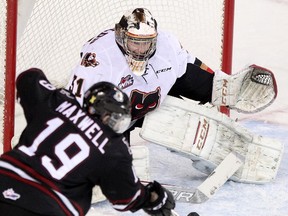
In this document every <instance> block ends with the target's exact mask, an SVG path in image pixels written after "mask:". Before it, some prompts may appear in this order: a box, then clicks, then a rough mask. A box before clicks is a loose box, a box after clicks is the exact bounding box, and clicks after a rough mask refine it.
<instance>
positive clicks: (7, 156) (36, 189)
mask: <svg viewBox="0 0 288 216" xmlns="http://www.w3.org/2000/svg"><path fill="white" fill-rule="evenodd" d="M16 85H17V98H18V100H19V101H20V103H21V105H22V107H23V110H24V114H25V118H26V120H27V126H26V128H25V130H24V131H23V132H22V134H21V137H20V140H19V143H18V144H17V145H16V146H15V148H14V149H12V150H11V151H9V152H6V153H4V154H3V155H2V156H1V158H0V191H1V196H0V212H1V215H2V214H3V215H10V216H14V215H17V216H18V215H22V216H33V215H57V216H62V215H63V216H64V215H79V216H80V215H85V214H86V213H87V212H88V210H89V208H90V204H91V196H92V195H91V194H92V188H93V187H94V186H95V185H99V186H100V188H101V190H102V192H103V193H104V194H105V196H106V197H107V198H108V200H109V201H110V202H111V203H112V204H113V207H114V208H115V209H116V210H119V211H128V210H130V211H132V212H134V211H137V210H138V209H140V208H143V209H144V210H146V209H147V210H148V211H149V210H150V209H151V208H153V207H154V205H160V207H161V208H160V209H158V211H162V210H163V211H166V212H169V211H170V210H171V209H172V208H174V206H175V203H174V200H173V196H172V195H171V194H170V192H169V191H167V190H165V189H164V188H163V187H161V186H160V185H159V184H158V183H157V182H154V183H150V186H149V187H145V186H143V185H142V184H141V183H140V180H139V179H138V178H137V176H136V175H135V173H134V171H133V166H132V155H131V152H130V149H129V144H128V142H127V141H126V139H125V138H124V137H123V136H122V135H121V134H117V133H115V132H114V131H113V130H111V126H109V124H107V125H106V124H104V123H103V122H104V120H103V121H101V120H100V119H97V118H96V117H93V115H91V112H90V111H91V110H90V108H91V107H89V108H87V110H86V109H85V108H81V107H80V105H79V103H78V102H77V100H76V99H75V97H74V96H73V95H71V94H70V93H69V92H67V91H66V90H64V89H56V88H55V87H53V86H52V85H51V84H50V83H49V81H48V80H47V78H46V77H45V75H44V73H43V72H42V71H41V70H39V69H36V68H33V69H29V70H27V71H24V72H23V73H21V74H20V75H19V77H18V78H17V81H16ZM113 88H114V89H116V90H115V92H117V94H115V95H114V96H115V98H117V100H118V101H119V104H121V108H122V107H123V106H124V105H125V104H124V103H125V102H123V101H127V104H128V105H129V100H128V97H127V96H126V95H125V94H124V93H121V90H120V89H118V90H117V87H115V86H114V85H113ZM90 89H91V88H90ZM90 89H89V94H87V95H90V94H91V91H92V90H90ZM103 92H104V90H103ZM103 92H102V91H101V92H100V93H103ZM93 94H94V93H93ZM93 96H94V95H92V97H91V99H89V103H91V104H92V103H93V102H94V101H96V100H97V98H96V97H93ZM98 96H99V95H97V97H98ZM116 96H117V97H116ZM123 96H124V97H123ZM101 100H104V99H101ZM115 100H116V99H115ZM121 102H122V103H121ZM113 105H115V104H112V106H113ZM110 106H111V104H110ZM119 106H120V105H119ZM98 107H99V106H98ZM116 108H117V107H116ZM88 109H89V110H88ZM99 109H100V107H99ZM86 111H87V112H86ZM98 111H99V110H97V111H96V112H98ZM88 112H89V114H88ZM113 114H115V113H113ZM118 117H119V116H118ZM99 118H100V117H99ZM105 118H107V117H105ZM128 125H129V123H128ZM128 125H127V126H128ZM151 185H156V186H157V187H156V186H154V187H151ZM155 187H156V188H157V190H154V191H152V190H151V188H155ZM152 192H153V193H154V192H156V194H157V195H159V197H158V200H156V201H155V202H154V203H153V202H152V203H151V202H150V194H151V193H152ZM167 196H168V197H169V198H168V199H166V197H167ZM164 198H165V200H164ZM7 212H9V214H8V213H7ZM152 212H153V211H152ZM153 213H155V212H153ZM164 215H166V214H164ZM167 215H168V213H167Z"/></svg>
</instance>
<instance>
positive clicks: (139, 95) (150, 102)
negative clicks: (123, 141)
mask: <svg viewBox="0 0 288 216" xmlns="http://www.w3.org/2000/svg"><path fill="white" fill-rule="evenodd" d="M130 95H131V96H130V101H131V107H132V110H131V114H132V120H134V119H139V118H141V117H143V116H145V114H146V113H148V112H150V111H152V110H154V109H156V108H157V107H158V105H159V104H160V98H161V88H160V87H157V89H156V90H155V91H153V92H148V93H147V92H141V91H139V90H133V91H132V92H131V94H130Z"/></svg>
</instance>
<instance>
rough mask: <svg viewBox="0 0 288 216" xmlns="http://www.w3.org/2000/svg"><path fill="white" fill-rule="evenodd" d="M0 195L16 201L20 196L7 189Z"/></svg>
mask: <svg viewBox="0 0 288 216" xmlns="http://www.w3.org/2000/svg"><path fill="white" fill-rule="evenodd" d="M2 194H3V196H4V197H5V198H6V199H11V200H17V199H19V198H20V197H21V196H20V194H17V193H15V191H14V190H13V189H12V188H9V189H7V190H5V191H3V193H2Z"/></svg>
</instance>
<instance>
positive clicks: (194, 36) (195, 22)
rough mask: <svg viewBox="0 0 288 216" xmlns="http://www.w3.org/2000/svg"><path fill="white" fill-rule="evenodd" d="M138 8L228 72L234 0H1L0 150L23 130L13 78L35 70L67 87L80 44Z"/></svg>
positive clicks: (8, 146) (204, 59)
mask: <svg viewBox="0 0 288 216" xmlns="http://www.w3.org/2000/svg"><path fill="white" fill-rule="evenodd" d="M136 7H146V8H148V9H149V10H150V11H151V12H152V14H153V16H154V17H155V19H156V20H157V22H158V28H159V29H163V30H167V31H170V32H172V33H173V34H174V35H176V36H177V38H178V39H179V41H180V42H181V44H182V45H183V47H185V48H186V49H187V50H188V51H189V52H191V53H193V55H195V56H197V57H198V58H199V59H201V60H202V61H203V62H205V63H206V64H207V65H208V66H209V67H211V68H212V69H222V70H223V71H225V72H228V73H230V72H231V64H232V45H233V19H234V0H201V1H199V0H174V1H171V0H157V1H155V0H123V1H118V0H110V1H104V0H78V1H75V0H63V1H61V0H54V1H45V0H18V1H17V0H0V12H1V18H0V24H1V25H0V29H1V31H0V38H1V50H0V69H1V71H0V90H1V92H0V127H1V133H0V149H1V150H2V149H3V151H7V150H9V149H11V139H12V137H13V134H14V133H15V134H16V135H17V134H19V133H20V132H21V131H22V130H23V128H24V127H25V123H24V124H23V122H25V121H23V114H22V109H21V107H20V106H19V105H17V104H16V103H15V77H16V76H17V75H18V74H19V73H20V72H22V71H23V70H26V69H28V68H30V67H39V68H41V69H42V70H43V71H44V72H45V74H46V75H47V77H48V79H49V80H50V81H51V82H52V83H53V84H55V85H56V86H65V85H66V83H67V80H68V78H69V76H70V72H71V70H72V68H73V67H74V66H75V65H76V63H77V62H78V61H79V56H80V55H79V51H80V49H81V47H82V45H83V44H84V43H85V42H86V41H88V40H89V39H90V38H92V37H94V36H95V35H97V34H99V33H101V32H102V31H103V30H105V29H109V28H113V27H114V25H115V23H117V22H118V21H119V20H120V18H121V17H122V15H123V14H124V12H125V11H126V10H128V9H131V8H136ZM17 10H18V12H17ZM2 14H3V16H2ZM17 15H18V21H17ZM17 22H18V26H17ZM17 29H18V34H17ZM14 110H15V115H14ZM224 112H225V111H224ZM228 112H229V110H228V111H227V110H226V113H228ZM1 150H0V153H1Z"/></svg>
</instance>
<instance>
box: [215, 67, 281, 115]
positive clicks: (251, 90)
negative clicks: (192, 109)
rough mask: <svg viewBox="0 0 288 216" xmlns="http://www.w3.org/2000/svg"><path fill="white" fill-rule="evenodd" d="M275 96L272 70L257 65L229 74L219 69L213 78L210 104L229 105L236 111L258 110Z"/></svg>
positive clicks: (275, 90)
mask: <svg viewBox="0 0 288 216" xmlns="http://www.w3.org/2000/svg"><path fill="white" fill-rule="evenodd" d="M276 96H277V84H276V80H275V78H274V75H273V72H272V71H270V70H268V69H266V68H263V67H259V66H257V65H250V66H249V67H247V68H245V69H243V70H242V71H241V72H239V73H237V74H232V75H231V76H229V75H227V74H224V73H223V72H221V71H219V72H218V73H217V75H215V77H214V80H213V91H212V104H213V105H219V106H229V107H230V108H232V109H235V110H237V111H238V112H242V113H255V112H259V111H261V110H263V109H265V108H266V107H268V106H269V105H271V103H272V102H273V101H274V100H275V98H276Z"/></svg>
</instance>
